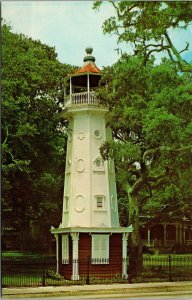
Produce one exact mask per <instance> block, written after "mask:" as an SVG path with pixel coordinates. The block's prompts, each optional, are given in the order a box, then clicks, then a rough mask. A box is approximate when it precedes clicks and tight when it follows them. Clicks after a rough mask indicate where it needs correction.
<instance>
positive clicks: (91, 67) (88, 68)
mask: <svg viewBox="0 0 192 300" xmlns="http://www.w3.org/2000/svg"><path fill="white" fill-rule="evenodd" d="M74 73H75V74H80V73H101V71H100V70H99V68H98V67H97V66H96V65H95V64H94V62H92V61H89V62H86V63H85V64H84V66H82V67H81V68H80V69H78V70H76V71H75V72H74Z"/></svg>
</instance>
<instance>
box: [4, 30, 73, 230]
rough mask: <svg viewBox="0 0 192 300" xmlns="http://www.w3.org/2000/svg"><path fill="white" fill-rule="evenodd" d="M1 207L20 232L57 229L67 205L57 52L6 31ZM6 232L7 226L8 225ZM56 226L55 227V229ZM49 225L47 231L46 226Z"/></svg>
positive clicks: (61, 71) (63, 68) (64, 70)
mask: <svg viewBox="0 0 192 300" xmlns="http://www.w3.org/2000/svg"><path fill="white" fill-rule="evenodd" d="M2 67H3V70H2V112H3V113H2V170H3V177H2V185H3V191H2V203H3V209H6V208H10V209H11V210H12V222H13V224H12V225H13V226H15V227H16V228H17V230H18V231H22V230H23V229H24V228H29V227H30V224H31V222H33V221H34V220H39V222H42V223H43V225H42V226H47V231H48V230H49V228H48V227H50V225H52V224H53V225H54V224H55V225H57V224H58V222H59V218H60V210H61V205H62V190H63V174H64V158H65V145H66V143H65V141H66V137H65V135H64V131H63V126H64V123H63V120H62V118H61V114H60V112H61V110H62V102H63V81H64V77H65V76H66V75H67V74H68V73H69V72H70V71H71V70H72V69H73V67H72V66H69V65H63V64H61V63H60V62H59V61H58V60H57V55H56V53H55V49H54V48H51V47H49V46H47V45H44V44H42V43H41V42H40V41H34V40H32V39H31V38H28V37H26V36H24V35H22V34H20V35H18V34H14V33H12V32H11V28H10V27H9V26H7V25H6V24H3V25H2ZM4 222H5V226H6V220H5V219H4ZM50 222H51V223H50ZM46 224H47V225H46Z"/></svg>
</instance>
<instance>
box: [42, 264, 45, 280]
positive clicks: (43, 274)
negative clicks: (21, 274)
mask: <svg viewBox="0 0 192 300" xmlns="http://www.w3.org/2000/svg"><path fill="white" fill-rule="evenodd" d="M42 264H43V273H42V285H43V286H45V260H44V258H42Z"/></svg>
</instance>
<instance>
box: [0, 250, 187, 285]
mask: <svg viewBox="0 0 192 300" xmlns="http://www.w3.org/2000/svg"><path fill="white" fill-rule="evenodd" d="M72 263H73V262H72ZM76 263H78V264H79V266H80V267H79V277H78V278H76V280H72V279H71V278H72V277H66V276H62V275H60V274H57V273H56V258H53V257H51V258H41V259H14V260H10V259H2V286H4V287H9V286H20V287H21V286H47V285H55V286H56V285H72V284H76V285H77V284H97V283H99V284H102V283H136V282H153V281H156V282H157V281H173V280H174V281H182V280H192V255H191V254H188V255H175V254H174V255H144V256H143V259H142V261H141V262H140V270H139V271H137V272H135V270H134V269H130V265H131V258H129V260H128V261H126V264H127V271H128V277H126V276H122V273H121V272H118V271H116V267H117V265H119V259H118V258H117V259H113V260H112V261H111V262H109V264H108V265H107V264H98V269H97V268H95V266H94V268H93V264H92V261H91V260H90V259H89V258H87V259H84V260H78V261H76ZM121 263H122V265H123V264H124V263H125V262H123V261H122V262H121ZM93 270H94V271H93Z"/></svg>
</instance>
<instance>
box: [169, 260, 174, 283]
mask: <svg viewBox="0 0 192 300" xmlns="http://www.w3.org/2000/svg"><path fill="white" fill-rule="evenodd" d="M172 280H173V279H172V269H171V254H169V281H172Z"/></svg>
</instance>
